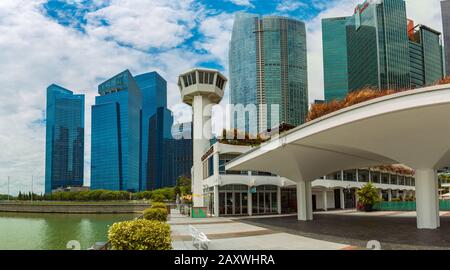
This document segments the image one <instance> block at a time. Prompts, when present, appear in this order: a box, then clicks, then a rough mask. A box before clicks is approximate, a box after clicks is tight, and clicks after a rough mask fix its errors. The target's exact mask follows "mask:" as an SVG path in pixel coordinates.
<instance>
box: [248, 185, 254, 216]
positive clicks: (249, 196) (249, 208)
mask: <svg viewBox="0 0 450 270" xmlns="http://www.w3.org/2000/svg"><path fill="white" fill-rule="evenodd" d="M247 194H248V200H247V213H248V215H249V216H252V215H253V202H252V196H253V194H252V192H251V187H248V193H247Z"/></svg>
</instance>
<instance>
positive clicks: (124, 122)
mask: <svg viewBox="0 0 450 270" xmlns="http://www.w3.org/2000/svg"><path fill="white" fill-rule="evenodd" d="M98 93H99V96H97V97H96V99H95V105H94V106H92V145H91V147H92V150H91V155H92V156H91V189H108V190H128V191H138V190H140V187H141V186H142V179H141V178H140V158H141V156H140V152H141V151H140V149H141V118H140V116H141V106H142V96H141V91H140V89H139V87H138V85H137V83H136V81H135V79H134V78H133V76H132V75H131V73H130V72H129V71H128V70H126V71H124V72H122V73H120V74H118V75H116V76H114V77H113V78H111V79H109V80H107V81H106V82H104V83H102V84H100V85H99V87H98Z"/></svg>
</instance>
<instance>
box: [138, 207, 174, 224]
mask: <svg viewBox="0 0 450 270" xmlns="http://www.w3.org/2000/svg"><path fill="white" fill-rule="evenodd" d="M168 214H169V213H168V212H167V209H164V208H149V209H146V210H144V219H146V220H156V221H161V222H166V221H167V216H168Z"/></svg>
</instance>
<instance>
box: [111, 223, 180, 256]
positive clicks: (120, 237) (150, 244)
mask: <svg viewBox="0 0 450 270" xmlns="http://www.w3.org/2000/svg"><path fill="white" fill-rule="evenodd" d="M108 239H109V241H110V242H111V246H112V248H113V249H115V250H170V249H172V244H171V238H170V226H169V225H168V224H166V223H162V222H159V221H153V220H142V219H141V220H133V221H124V222H118V223H114V224H113V225H112V226H111V227H110V228H109V231H108Z"/></svg>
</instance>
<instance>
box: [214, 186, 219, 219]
mask: <svg viewBox="0 0 450 270" xmlns="http://www.w3.org/2000/svg"><path fill="white" fill-rule="evenodd" d="M214 216H215V217H219V185H215V186H214Z"/></svg>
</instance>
